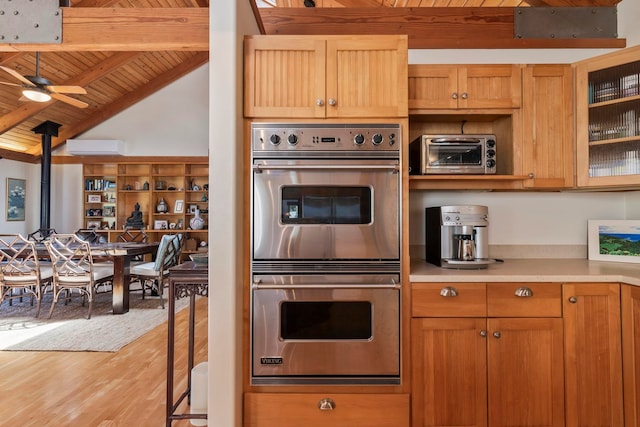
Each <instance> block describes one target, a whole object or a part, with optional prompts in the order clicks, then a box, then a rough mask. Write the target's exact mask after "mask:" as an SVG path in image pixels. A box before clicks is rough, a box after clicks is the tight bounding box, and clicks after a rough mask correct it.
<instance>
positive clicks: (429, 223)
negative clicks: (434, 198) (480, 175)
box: [425, 205, 495, 269]
mask: <svg viewBox="0 0 640 427" xmlns="http://www.w3.org/2000/svg"><path fill="white" fill-rule="evenodd" d="M488 212H489V210H488V208H487V207H486V206H479V205H457V206H439V207H432V208H426V227H425V232H426V236H425V247H426V252H425V259H426V260H427V261H428V262H430V263H432V264H435V265H438V266H441V267H443V268H476V269H477V268H486V267H487V266H488V265H489V264H492V263H494V262H495V260H493V259H490V258H489V242H488V227H489V221H488Z"/></svg>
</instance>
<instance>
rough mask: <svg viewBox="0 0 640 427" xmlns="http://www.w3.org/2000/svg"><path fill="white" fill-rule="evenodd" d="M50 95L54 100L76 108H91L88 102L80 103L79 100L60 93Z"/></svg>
mask: <svg viewBox="0 0 640 427" xmlns="http://www.w3.org/2000/svg"><path fill="white" fill-rule="evenodd" d="M50 95H51V97H52V98H54V99H57V100H58V101H62V102H66V103H67V104H69V105H73V106H74V107H78V108H87V107H88V106H89V104H87V103H86V102H83V101H78V100H77V99H74V98H71V97H70V96H67V95H62V94H60V93H56V92H51V93H50Z"/></svg>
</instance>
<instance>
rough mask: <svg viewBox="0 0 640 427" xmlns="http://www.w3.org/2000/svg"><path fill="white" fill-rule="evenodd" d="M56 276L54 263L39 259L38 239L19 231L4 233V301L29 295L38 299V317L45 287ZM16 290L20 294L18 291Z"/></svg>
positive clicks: (0, 279)
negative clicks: (16, 232)
mask: <svg viewBox="0 0 640 427" xmlns="http://www.w3.org/2000/svg"><path fill="white" fill-rule="evenodd" d="M52 276H53V270H52V268H51V265H50V264H49V263H46V262H41V261H40V260H39V259H38V254H37V252H36V245H35V242H33V241H29V240H27V239H25V238H24V237H22V236H21V235H19V234H3V235H0V304H1V303H2V301H4V300H5V299H6V300H9V301H11V300H12V299H14V298H23V296H24V295H29V296H30V297H31V298H35V300H36V314H35V317H38V316H39V315H40V307H41V305H42V296H43V295H44V291H45V287H46V286H48V285H49V284H50V283H51V280H52ZM15 290H18V291H19V294H17V295H15V292H14V291H15ZM31 303H32V304H33V300H32V302H31Z"/></svg>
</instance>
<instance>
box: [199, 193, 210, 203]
mask: <svg viewBox="0 0 640 427" xmlns="http://www.w3.org/2000/svg"><path fill="white" fill-rule="evenodd" d="M207 200H209V198H208V197H207V193H204V194H203V195H202V197H201V198H200V201H201V202H206V201H207Z"/></svg>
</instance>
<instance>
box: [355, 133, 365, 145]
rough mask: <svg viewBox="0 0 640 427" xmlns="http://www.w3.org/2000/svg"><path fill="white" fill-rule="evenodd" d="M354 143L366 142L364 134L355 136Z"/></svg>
mask: <svg viewBox="0 0 640 427" xmlns="http://www.w3.org/2000/svg"><path fill="white" fill-rule="evenodd" d="M353 143H354V144H356V145H362V144H364V135H363V134H361V133H359V134H357V135H356V136H355V137H354V138H353Z"/></svg>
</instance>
